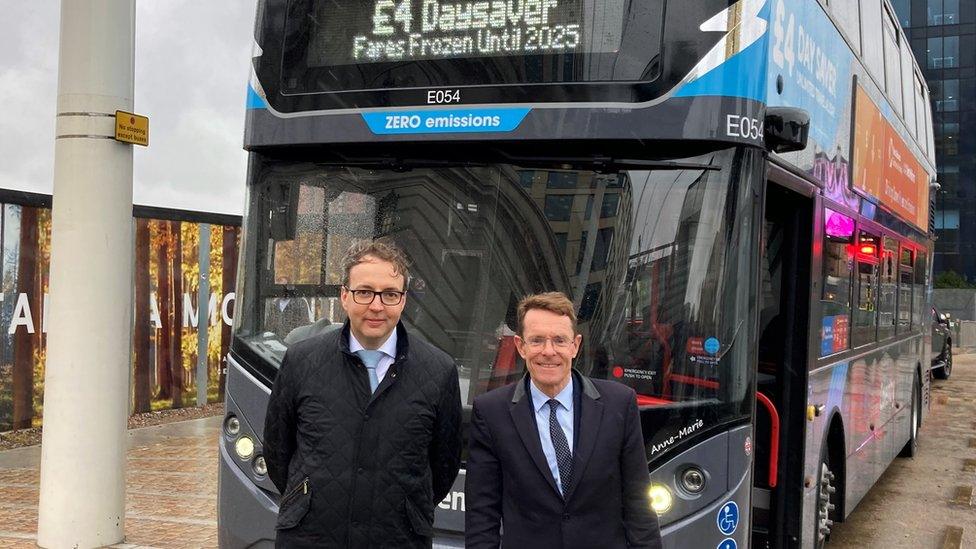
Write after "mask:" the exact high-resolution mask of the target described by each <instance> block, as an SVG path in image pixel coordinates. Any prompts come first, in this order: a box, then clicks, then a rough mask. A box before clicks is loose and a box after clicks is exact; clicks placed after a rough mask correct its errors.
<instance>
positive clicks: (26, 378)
mask: <svg viewBox="0 0 976 549" xmlns="http://www.w3.org/2000/svg"><path fill="white" fill-rule="evenodd" d="M37 229H38V227H37V208H34V207H30V206H24V207H22V208H20V243H19V247H18V251H19V257H18V260H17V293H18V295H17V296H16V299H15V301H16V303H17V305H15V307H17V309H15V310H16V311H17V314H18V316H23V315H30V316H31V318H30V320H31V324H32V325H33V326H32V329H28V327H27V326H17V331H16V332H15V335H14V367H13V380H14V383H13V401H14V402H13V404H14V413H13V428H14V429H25V428H28V427H31V426H32V423H33V418H34V366H35V363H34V350H35V348H36V345H35V343H36V342H37V341H36V337H35V334H36V333H39V332H40V331H41V326H40V321H41V316H40V315H39V313H40V311H41V308H40V307H39V306H38V303H39V302H40V301H41V292H40V291H39V289H38V286H39V284H38V282H39V281H38V272H39V269H38V268H37V256H38V253H37V247H38V244H39V242H38V230H37ZM21 295H23V296H26V298H27V305H28V308H27V309H26V310H23V309H20V305H21V301H20V296H21ZM35 315H36V316H35Z"/></svg>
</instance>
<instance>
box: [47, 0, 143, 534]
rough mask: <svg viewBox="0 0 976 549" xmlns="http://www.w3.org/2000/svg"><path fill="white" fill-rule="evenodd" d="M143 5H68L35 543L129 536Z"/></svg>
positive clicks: (101, 0)
mask: <svg viewBox="0 0 976 549" xmlns="http://www.w3.org/2000/svg"><path fill="white" fill-rule="evenodd" d="M134 43H135V1H134V0H67V1H64V2H62V3H61V47H60V63H59V74H58V115H57V129H56V141H55V148H54V207H53V211H52V242H51V279H50V294H51V314H50V315H49V316H48V318H49V319H50V329H49V330H48V339H47V365H46V371H45V377H44V431H43V439H42V445H41V495H40V505H39V508H38V522H37V543H38V545H40V546H41V547H51V548H54V547H57V548H61V547H78V548H88V547H101V546H104V545H111V544H115V543H119V542H121V541H123V539H124V531H123V526H124V523H125V446H126V436H125V429H126V418H127V416H128V403H129V398H128V395H129V371H130V363H129V353H130V349H131V345H132V304H133V302H132V287H133V286H132V284H133V261H134V257H133V237H132V233H133V231H132V148H131V145H124V144H122V143H118V142H116V141H114V140H113V137H114V135H115V111H116V109H119V110H126V111H129V112H131V111H132V106H133V89H134V84H133V81H134V77H133V75H134V72H135V62H134V57H135V54H134Z"/></svg>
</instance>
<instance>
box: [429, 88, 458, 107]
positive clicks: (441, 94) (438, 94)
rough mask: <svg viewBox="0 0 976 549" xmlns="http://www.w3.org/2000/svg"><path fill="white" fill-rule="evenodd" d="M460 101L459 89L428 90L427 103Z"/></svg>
mask: <svg viewBox="0 0 976 549" xmlns="http://www.w3.org/2000/svg"><path fill="white" fill-rule="evenodd" d="M460 102H461V90H428V91H427V104H428V105H450V104H451V103H460Z"/></svg>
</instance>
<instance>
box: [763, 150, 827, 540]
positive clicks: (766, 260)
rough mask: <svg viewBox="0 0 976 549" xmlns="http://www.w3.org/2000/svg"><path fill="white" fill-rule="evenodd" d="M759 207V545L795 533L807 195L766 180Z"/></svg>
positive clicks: (809, 212) (805, 329) (809, 216)
mask: <svg viewBox="0 0 976 549" xmlns="http://www.w3.org/2000/svg"><path fill="white" fill-rule="evenodd" d="M773 169H774V173H773V174H772V175H774V176H775V167H774V168H773ZM781 177H782V178H789V179H794V178H793V176H789V175H786V174H783V175H782V176H781ZM801 190H802V189H801ZM764 210H765V215H764V225H763V232H762V242H761V246H762V249H761V253H762V256H761V264H760V269H759V273H760V277H761V280H760V288H759V295H760V298H759V299H760V313H759V348H758V366H757V367H758V375H757V388H756V399H757V402H756V413H755V430H754V433H755V437H756V440H755V452H754V459H755V461H754V465H755V468H754V475H753V514H752V516H753V538H752V539H753V544H752V546H753V547H757V548H764V549H765V548H778V547H795V546H797V544H798V543H799V539H800V531H801V524H800V521H799V517H800V516H801V513H795V512H794V513H791V512H788V509H791V508H792V509H798V508H799V506H800V505H802V494H803V486H802V482H803V481H802V475H803V455H804V453H803V451H802V450H799V451H798V449H800V448H802V445H803V442H804V425H805V422H806V420H805V405H806V387H807V366H806V364H807V346H808V343H807V342H808V340H809V338H808V335H807V334H808V333H809V330H810V326H809V320H808V310H809V303H810V282H811V278H810V275H811V273H810V259H811V255H812V248H811V244H812V231H813V199H812V197H810V196H804V195H803V194H800V193H797V192H794V191H793V190H789V189H787V188H786V187H784V186H782V185H779V184H777V183H776V182H774V181H770V182H769V183H768V184H767V189H766V200H765V208H764Z"/></svg>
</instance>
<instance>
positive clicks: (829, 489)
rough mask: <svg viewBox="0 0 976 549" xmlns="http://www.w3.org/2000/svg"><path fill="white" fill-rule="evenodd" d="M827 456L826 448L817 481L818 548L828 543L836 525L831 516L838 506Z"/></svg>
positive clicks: (832, 474) (816, 545)
mask: <svg viewBox="0 0 976 549" xmlns="http://www.w3.org/2000/svg"><path fill="white" fill-rule="evenodd" d="M827 456H828V453H827V452H826V449H825V451H824V455H823V457H822V458H820V479H819V482H818V483H817V525H816V529H817V532H816V540H817V541H816V543H815V544H814V547H815V548H816V549H821V548H822V547H824V546H826V545H827V541H828V540H829V539H830V529H831V527H832V526H833V525H834V521H833V520H831V519H830V516H831V515H832V514H833V512H834V508H835V507H836V505H835V504H834V501H835V499H836V496H835V495H834V494H835V493H837V487H836V486H834V478H835V477H834V473H833V472H832V471H831V470H830V459H829V458H828V457H827Z"/></svg>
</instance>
